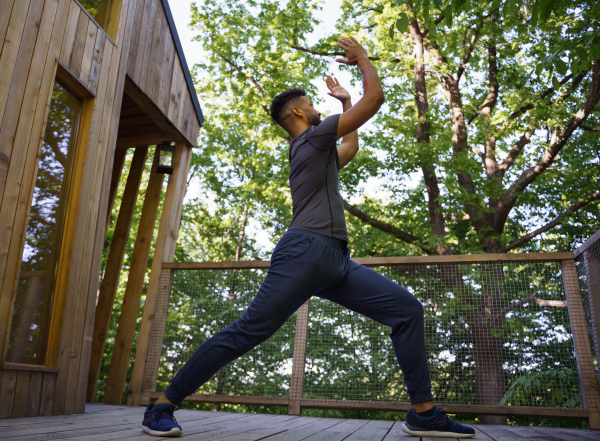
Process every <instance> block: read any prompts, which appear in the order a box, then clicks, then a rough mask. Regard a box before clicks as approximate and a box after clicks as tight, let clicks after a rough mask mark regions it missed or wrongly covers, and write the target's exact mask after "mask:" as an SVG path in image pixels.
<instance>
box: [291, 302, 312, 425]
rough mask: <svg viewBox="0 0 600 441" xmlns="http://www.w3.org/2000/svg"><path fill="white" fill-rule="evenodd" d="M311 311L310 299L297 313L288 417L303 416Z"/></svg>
mask: <svg viewBox="0 0 600 441" xmlns="http://www.w3.org/2000/svg"><path fill="white" fill-rule="evenodd" d="M309 310H310V299H309V300H307V301H306V303H304V305H302V306H301V307H300V308H299V309H298V312H297V313H296V334H295V335H294V356H293V357H294V358H293V364H292V379H291V384H290V404H289V405H288V415H302V407H301V406H300V401H301V400H302V397H303V396H304V370H305V365H306V341H307V337H308V317H309Z"/></svg>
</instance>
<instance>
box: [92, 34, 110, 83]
mask: <svg viewBox="0 0 600 441" xmlns="http://www.w3.org/2000/svg"><path fill="white" fill-rule="evenodd" d="M107 40H108V39H107V37H106V34H104V32H98V35H97V37H96V45H95V47H94V56H93V57H92V66H91V68H90V78H89V80H88V83H87V85H88V87H89V88H90V89H91V90H92V91H93V92H94V93H96V90H97V89H98V80H99V79H100V70H101V68H102V56H103V55H104V45H105V44H106V42H107Z"/></svg>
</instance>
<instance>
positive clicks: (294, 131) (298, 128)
mask: <svg viewBox="0 0 600 441" xmlns="http://www.w3.org/2000/svg"><path fill="white" fill-rule="evenodd" d="M308 127H309V126H308V124H306V123H301V124H296V125H295V126H294V127H292V128H291V129H290V131H289V132H288V133H289V134H290V136H291V137H292V139H294V138H296V137H297V136H298V135H301V134H302V133H303V132H304V131H305V130H306V129H308Z"/></svg>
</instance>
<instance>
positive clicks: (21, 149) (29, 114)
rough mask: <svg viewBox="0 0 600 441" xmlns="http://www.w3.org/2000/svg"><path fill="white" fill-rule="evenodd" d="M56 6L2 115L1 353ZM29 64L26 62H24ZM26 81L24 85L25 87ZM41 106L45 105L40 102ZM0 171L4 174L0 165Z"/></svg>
mask: <svg viewBox="0 0 600 441" xmlns="http://www.w3.org/2000/svg"><path fill="white" fill-rule="evenodd" d="M56 8H57V2H56V1H48V2H47V3H46V7H45V8H44V14H43V15H42V17H41V18H40V23H39V34H40V37H41V38H40V39H38V44H37V45H36V46H35V48H34V54H33V55H32V56H31V58H29V61H30V62H32V63H34V64H35V66H36V67H35V68H34V69H32V70H31V72H30V74H29V75H28V74H27V72H24V73H23V87H15V89H12V87H11V89H12V90H11V98H10V99H9V103H11V102H12V101H13V99H12V93H13V91H18V92H19V93H22V95H21V96H20V97H19V98H20V99H19V100H18V101H19V102H18V105H19V109H18V110H17V109H15V111H14V114H11V115H10V116H9V115H8V114H7V115H5V118H4V121H3V124H2V128H1V129H0V143H2V145H7V144H8V145H13V154H12V155H11V162H10V168H9V169H8V170H6V174H4V179H2V181H4V180H5V181H6V184H7V185H6V187H5V188H6V191H4V192H0V199H1V201H2V204H1V205H0V225H2V227H1V229H0V314H1V316H0V322H1V323H2V324H3V326H1V327H0V354H3V353H4V349H5V343H6V334H7V333H8V329H9V326H10V311H11V306H10V305H11V303H12V300H13V294H14V292H13V288H14V286H15V280H16V277H17V271H18V267H19V265H20V255H21V248H22V240H23V238H22V235H23V234H24V229H25V227H26V224H27V222H26V220H27V216H26V214H27V212H28V210H29V205H30V204H29V202H30V197H31V189H32V186H33V183H34V181H35V171H36V169H37V159H36V158H37V148H35V149H34V148H29V147H31V145H30V139H32V123H33V130H35V133H33V140H34V141H35V142H36V143H37V144H36V147H37V146H38V145H39V139H41V129H42V126H41V124H40V125H37V126H36V125H35V122H36V121H35V120H34V115H35V114H36V112H35V111H36V105H37V102H38V95H39V94H40V93H42V94H45V93H46V92H45V91H46V90H47V89H45V88H42V87H41V86H42V75H43V73H44V69H43V66H44V60H45V59H46V56H47V53H48V43H49V41H50V35H51V31H52V25H53V23H52V22H53V21H54V15H55V13H56ZM36 16H37V14H36ZM28 22H29V20H28ZM37 29H38V28H36V30H37ZM28 68H29V66H27V69H28ZM28 70H29V69H28ZM17 72H18V70H15V74H16V73H17ZM47 82H48V81H46V85H47ZM25 85H27V87H26V88H25ZM23 92H24V93H23ZM47 99H48V95H45V96H43V97H42V99H41V100H40V101H41V102H44V103H46V102H47V101H46V100H47ZM14 101H15V102H16V101H17V100H16V99H15V100H14ZM20 101H22V102H23V104H21V102H20ZM41 108H42V109H44V107H43V106H42V107H41ZM10 113H13V112H10ZM32 120H33V121H32ZM38 121H39V120H38ZM13 126H14V128H13ZM38 128H39V129H40V131H39V132H37V129H38ZM0 149H1V146H0ZM0 175H3V173H2V170H1V168H0ZM25 177H26V178H25ZM2 185H4V182H0V189H1V188H2Z"/></svg>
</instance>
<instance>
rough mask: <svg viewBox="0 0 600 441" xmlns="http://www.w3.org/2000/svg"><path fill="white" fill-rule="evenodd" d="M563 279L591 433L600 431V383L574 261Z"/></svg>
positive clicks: (565, 263)
mask: <svg viewBox="0 0 600 441" xmlns="http://www.w3.org/2000/svg"><path fill="white" fill-rule="evenodd" d="M562 278H563V284H564V287H565V293H566V296H567V304H568V306H569V320H570V322H571V332H572V333H573V343H574V346H575V356H576V357H577V370H578V373H579V382H580V385H581V396H582V398H583V407H584V408H585V409H587V410H588V411H589V412H590V416H589V426H590V429H594V430H600V394H599V393H598V381H597V380H596V371H595V368H594V363H593V361H592V351H591V349H590V343H589V341H590V340H589V337H588V330H587V325H586V320H585V311H584V310H583V303H582V302H581V294H580V291H579V280H578V278H577V270H576V269H575V262H574V261H573V260H563V261H562Z"/></svg>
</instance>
